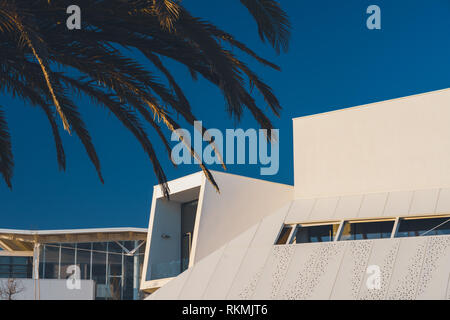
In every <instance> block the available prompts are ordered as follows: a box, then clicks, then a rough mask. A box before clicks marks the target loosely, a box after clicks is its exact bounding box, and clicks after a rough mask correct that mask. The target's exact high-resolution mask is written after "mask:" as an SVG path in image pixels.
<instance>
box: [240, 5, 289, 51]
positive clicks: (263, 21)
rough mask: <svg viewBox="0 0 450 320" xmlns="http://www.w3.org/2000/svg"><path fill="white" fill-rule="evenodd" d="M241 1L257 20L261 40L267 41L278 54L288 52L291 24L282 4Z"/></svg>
mask: <svg viewBox="0 0 450 320" xmlns="http://www.w3.org/2000/svg"><path fill="white" fill-rule="evenodd" d="M240 1H241V3H242V4H243V5H244V6H245V7H246V8H247V9H248V11H249V12H250V14H251V15H252V16H253V18H254V19H255V21H256V24H257V25H258V32H259V36H260V38H261V40H263V41H264V40H267V41H268V42H269V43H270V44H271V45H272V47H273V48H274V49H275V50H277V52H280V50H283V51H284V52H286V51H287V50H288V48H289V38H290V29H291V24H290V22H289V19H288V16H287V14H286V12H285V11H284V10H283V9H281V6H280V4H279V3H278V2H277V1H274V0H240Z"/></svg>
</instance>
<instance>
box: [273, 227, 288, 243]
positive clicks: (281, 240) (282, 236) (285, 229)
mask: <svg viewBox="0 0 450 320" xmlns="http://www.w3.org/2000/svg"><path fill="white" fill-rule="evenodd" d="M291 230H292V226H284V227H283V229H281V232H280V235H279V236H278V239H277V242H276V243H275V244H286V243H287V241H288V237H289V235H290V234H291Z"/></svg>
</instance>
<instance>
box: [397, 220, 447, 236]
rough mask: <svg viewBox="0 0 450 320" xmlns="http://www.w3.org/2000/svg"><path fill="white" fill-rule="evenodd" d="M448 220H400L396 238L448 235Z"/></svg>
mask: <svg viewBox="0 0 450 320" xmlns="http://www.w3.org/2000/svg"><path fill="white" fill-rule="evenodd" d="M449 219H450V218H449V217H445V218H429V219H404V220H403V219H402V220H400V225H399V227H398V231H397V234H396V237H418V236H439V235H445V234H450V220H449Z"/></svg>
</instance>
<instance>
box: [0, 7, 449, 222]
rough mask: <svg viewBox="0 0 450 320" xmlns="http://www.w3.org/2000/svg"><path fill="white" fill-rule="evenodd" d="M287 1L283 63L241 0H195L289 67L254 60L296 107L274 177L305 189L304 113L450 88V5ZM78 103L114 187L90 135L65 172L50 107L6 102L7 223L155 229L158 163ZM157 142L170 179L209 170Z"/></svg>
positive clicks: (219, 102) (202, 92) (196, 104)
mask: <svg viewBox="0 0 450 320" xmlns="http://www.w3.org/2000/svg"><path fill="white" fill-rule="evenodd" d="M280 2H281V3H282V5H283V7H284V9H285V10H286V11H287V12H288V13H289V15H290V18H291V21H292V24H293V30H292V41H291V46H290V50H289V53H287V54H282V55H280V56H277V55H276V54H275V53H274V52H273V50H271V49H270V48H269V47H268V46H265V45H264V44H262V43H261V42H260V41H259V38H258V37H257V33H256V27H255V24H254V22H253V20H252V19H250V17H249V15H248V13H247V12H246V10H245V9H244V8H243V7H241V6H240V5H239V2H238V1H235V0H228V1H206V0H195V1H191V0H184V1H183V3H184V4H185V6H186V7H188V8H189V9H191V11H192V13H193V14H194V15H198V16H201V17H207V18H208V19H209V20H211V21H213V22H214V23H216V24H217V25H219V26H220V27H222V28H223V29H225V30H227V31H228V32H230V33H232V34H234V35H235V36H236V37H237V38H238V39H239V40H241V41H243V42H245V43H247V44H248V46H250V47H251V48H253V49H254V50H255V51H257V52H258V53H260V54H261V55H262V56H264V57H266V58H268V59H269V60H272V61H274V62H276V63H277V64H279V65H280V66H281V67H282V72H275V71H272V70H270V69H267V68H264V67H261V66H259V65H257V64H254V63H251V66H253V67H254V68H255V69H256V71H257V72H258V73H259V74H260V75H261V76H262V78H263V79H265V80H266V81H267V82H268V83H269V84H270V85H271V86H272V88H273V89H274V91H275V93H276V94H277V96H278V97H279V99H280V100H281V103H282V106H283V108H284V109H283V112H282V115H281V117H280V118H279V119H276V120H275V121H274V123H275V126H276V127H278V128H280V171H279V173H278V174H277V175H275V176H271V177H265V178H266V179H268V180H272V181H277V182H281V183H287V184H293V160H292V121H291V119H292V118H294V117H299V116H303V115H308V114H314V113H320V112H325V111H330V110H335V109H341V108H346V107H351V106H355V105H361V104H366V103H370V102H375V101H380V100H386V99H392V98H396V97H401V96H407V95H411V94H416V93H421V92H426V91H431V90H437V89H442V88H447V87H449V86H450V41H449V38H450V37H449V36H450V19H449V18H450V2H448V0H433V1H423V0H421V1H419V0H396V1H392V0H387V1H384V0H383V1H380V0H377V1H372V0H371V1H365V0H345V1H335V0H328V1H320V0H314V1H312V0H310V1H303V0H282V1H280ZM371 4H376V5H378V6H380V8H381V16H382V30H368V29H367V28H366V18H367V16H368V15H367V14H366V13H365V11H366V8H367V7H368V6H369V5H371ZM170 65H171V67H172V68H173V70H174V73H175V74H176V75H177V76H178V77H182V79H183V80H182V81H181V80H180V81H179V82H180V84H181V86H182V88H183V89H184V90H185V92H186V93H187V95H188V97H189V98H190V99H191V102H192V105H193V108H194V111H195V113H196V114H197V116H198V117H199V118H200V119H201V120H203V122H204V124H205V125H206V126H207V127H213V128H219V129H225V128H233V127H234V126H235V122H234V121H233V120H232V119H230V118H229V117H228V116H227V115H226V113H225V112H224V101H223V97H222V96H221V95H220V93H219V92H218V90H217V89H216V88H214V87H212V86H210V85H208V84H207V83H205V82H204V81H201V80H200V81H198V82H192V81H191V80H190V78H189V76H188V74H187V72H186V70H185V68H182V67H180V66H179V65H175V64H170ZM179 79H180V78H179ZM77 102H78V104H79V107H80V111H81V112H82V114H83V115H84V119H85V121H86V123H87V125H88V128H89V130H90V132H91V135H92V136H93V139H94V144H95V145H96V147H97V151H98V153H99V156H100V160H101V164H102V171H103V175H104V178H105V184H104V185H102V184H101V183H100V182H99V180H98V178H97V175H96V173H95V171H94V169H93V166H92V165H91V163H90V162H89V160H88V158H87V156H86V154H85V153H84V150H83V148H82V146H81V144H80V142H79V141H78V139H77V138H76V137H70V136H68V135H67V134H64V136H65V137H64V138H63V139H64V142H65V148H66V155H67V170H66V172H60V171H58V167H57V163H56V156H55V150H54V143H53V138H52V136H51V131H50V127H49V126H48V124H47V120H46V118H45V117H44V114H43V113H42V112H41V110H40V109H37V108H33V107H31V106H27V105H24V104H23V103H22V102H20V101H17V100H13V99H11V98H10V97H7V96H1V97H0V104H1V105H3V106H4V107H5V109H6V115H7V117H8V121H9V125H10V128H11V134H12V137H13V144H14V146H13V148H14V156H15V171H14V178H13V191H10V190H9V189H8V188H7V187H6V186H5V184H4V182H3V180H1V181H0V217H1V219H0V228H25V229H54V228H85V227H86V228H87V227H119V226H135V227H146V226H147V224H148V218H149V210H150V203H151V197H152V189H153V185H155V184H156V183H157V182H156V179H155V177H154V175H153V171H152V167H151V164H150V163H149V161H148V158H147V157H146V155H145V154H144V152H142V150H141V149H140V146H139V145H138V143H137V142H136V141H135V140H134V139H133V137H132V135H131V134H130V133H128V131H126V130H125V129H124V128H122V127H121V125H120V124H119V123H118V121H117V120H115V119H114V118H113V117H112V116H111V115H108V114H107V113H106V112H105V110H103V109H101V108H100V107H98V106H95V105H92V104H91V103H90V102H89V101H87V100H85V99H79V100H77ZM449 121H450V120H449ZM238 126H239V127H242V128H250V127H255V122H254V121H253V120H252V119H251V117H250V116H249V115H248V114H247V115H246V116H245V117H244V119H243V120H242V122H241V123H239V124H238ZM167 133H168V132H167ZM152 136H153V137H154V140H155V141H156V139H157V138H156V137H155V135H153V134H152ZM156 147H157V150H158V151H159V154H160V158H161V159H162V160H163V162H164V164H165V168H166V173H167V176H168V178H169V179H174V178H178V177H181V176H183V175H186V174H188V173H192V172H195V171H198V167H197V166H195V165H182V166H180V167H178V168H173V167H172V166H171V164H170V163H168V161H166V159H167V157H166V155H165V154H164V150H163V148H162V146H161V144H160V143H156ZM449 165H450V164H449ZM213 169H219V170H220V168H213ZM229 172H232V173H236V174H241V175H246V176H253V177H258V178H260V176H259V167H258V166H257V165H234V166H229Z"/></svg>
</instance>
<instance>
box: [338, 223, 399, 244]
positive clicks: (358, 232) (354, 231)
mask: <svg viewBox="0 0 450 320" xmlns="http://www.w3.org/2000/svg"><path fill="white" fill-rule="evenodd" d="M394 223H395V221H394V220H392V221H375V222H356V223H353V222H349V221H347V222H345V224H344V227H343V230H342V235H341V238H340V239H339V240H365V239H383V238H390V237H391V234H392V229H393V227H394Z"/></svg>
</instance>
